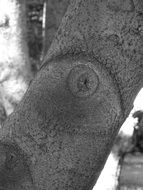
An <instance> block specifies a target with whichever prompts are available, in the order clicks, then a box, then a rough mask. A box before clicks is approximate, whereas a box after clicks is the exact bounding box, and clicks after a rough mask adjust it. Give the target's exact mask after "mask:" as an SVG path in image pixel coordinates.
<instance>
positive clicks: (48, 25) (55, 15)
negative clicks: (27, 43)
mask: <svg viewBox="0 0 143 190" xmlns="http://www.w3.org/2000/svg"><path fill="white" fill-rule="evenodd" d="M69 3H70V0H62V1H61V0H54V1H52V0H46V1H45V4H46V10H45V12H46V14H45V27H44V28H45V30H44V38H43V56H45V55H46V53H47V51H48V49H49V47H50V45H51V42H52V40H53V39H54V36H55V34H56V32H57V29H58V27H59V25H60V23H61V20H62V17H63V16H64V14H65V12H66V10H67V7H68V5H69Z"/></svg>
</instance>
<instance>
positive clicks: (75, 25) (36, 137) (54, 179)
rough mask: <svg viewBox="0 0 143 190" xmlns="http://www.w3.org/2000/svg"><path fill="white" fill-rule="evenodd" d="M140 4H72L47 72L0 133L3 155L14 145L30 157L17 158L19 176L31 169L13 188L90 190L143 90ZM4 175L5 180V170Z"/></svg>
mask: <svg viewBox="0 0 143 190" xmlns="http://www.w3.org/2000/svg"><path fill="white" fill-rule="evenodd" d="M137 3H139V4H140V6H142V2H141V1H136V3H135V2H133V1H132V0H124V1H123V0H120V1H119V0H109V1H107V0H103V1H101V0H73V1H72V2H71V4H70V6H69V7H68V10H67V13H66V15H65V16H64V18H63V20H62V23H61V25H60V28H59V29H58V32H57V35H56V37H55V40H54V41H53V43H52V45H51V47H50V49H49V51H48V53H47V56H46V57H45V62H44V64H43V67H42V68H41V70H40V72H39V73H38V75H37V77H36V78H35V79H34V81H33V82H32V84H31V86H30V88H29V90H28V91H27V93H26V95H25V97H24V99H23V100H22V101H21V103H20V105H19V106H18V107H17V109H16V111H15V112H14V113H13V114H12V115H11V117H9V118H8V120H7V121H6V122H5V124H4V127H3V128H2V130H1V144H2V148H1V149H2V150H3V152H4V151H5V149H6V148H5V146H7V147H11V146H12V144H13V146H14V147H17V146H18V148H17V149H16V150H17V152H18V151H20V152H21V154H23V155H24V156H23V157H20V158H19V157H18V156H17V153H16V154H14V153H13V154H14V155H16V156H15V157H16V158H17V157H18V158H19V159H18V158H17V159H16V160H18V163H19V164H18V169H17V170H16V171H18V173H20V170H19V167H20V165H21V164H22V163H26V166H27V165H28V169H29V170H27V168H26V166H25V169H24V171H28V175H29V176H30V177H31V178H28V179H29V181H28V179H27V173H26V172H23V173H22V176H23V177H21V178H16V183H15V184H19V182H20V184H25V183H30V184H31V187H30V188H26V187H25V189H26V190H27V189H28V190H31V189H32V188H34V189H37V190H43V189H50V190H56V189H58V190H66V189H68V190H76V189H78V190H90V189H92V187H93V185H94V183H95V182H96V180H97V178H98V176H99V174H100V171H101V169H102V167H103V165H104V163H105V161H106V158H107V155H108V154H109V152H110V149H111V147H112V144H113V142H114V139H115V136H116V134H117V132H118V130H119V128H120V126H121V124H122V123H123V121H124V119H125V116H127V115H128V113H129V111H130V109H131V107H132V103H133V100H134V97H135V95H136V94H137V92H138V91H139V89H140V87H141V84H142V82H143V69H142V58H143V57H142V56H143V48H142V46H143V39H142V28H143V23H142V12H141V9H140V8H141V7H140V6H138V4H137ZM5 144H6V145H5ZM9 149H10V148H9ZM13 151H14V150H13ZM2 155H6V156H5V157H6V158H7V157H8V158H9V155H7V154H6V153H5V152H4V153H3V154H2ZM1 157H2V156H1ZM24 157H25V160H23V158H24ZM6 160H7V159H6ZM11 160H12V161H11ZM5 162H6V161H5V159H3V163H5ZM8 163H9V162H8ZM14 163H15V159H14V161H13V159H11V156H10V166H11V165H12V166H13V165H14ZM12 166H11V167H12ZM14 169H15V167H12V170H11V172H12V173H13V174H14V171H15V170H14ZM1 171H5V173H6V171H7V170H6V169H5V165H2V166H1ZM1 174H2V173H1ZM6 175H8V174H7V173H6V174H5V176H6ZM20 176H21V173H20ZM1 177H2V175H1V176H0V178H1ZM21 179H25V180H24V182H22V183H21ZM7 184H11V187H14V186H12V185H13V184H12V182H11V181H9V183H7ZM1 185H3V184H1ZM3 186H4V185H3ZM15 186H16V185H15ZM16 187H17V186H16ZM18 187H19V186H18ZM6 188H7V186H5V189H6ZM13 189H14V188H13ZM19 189H20V188H19ZM19 189H18V190H19Z"/></svg>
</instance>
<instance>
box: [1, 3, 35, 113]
mask: <svg viewBox="0 0 143 190" xmlns="http://www.w3.org/2000/svg"><path fill="white" fill-rule="evenodd" d="M26 32H27V27H26V7H25V1H21V0H14V1H13V0H0V49H1V51H0V85H1V88H2V90H3V100H4V106H5V108H6V111H7V114H10V113H11V112H12V111H13V109H14V107H15V106H16V105H17V104H18V103H19V102H20V100H21V99H22V97H23V95H24V93H25V91H26V89H27V87H28V84H29V81H30V80H31V78H32V74H31V71H30V64H29V56H28V47H27V40H26Z"/></svg>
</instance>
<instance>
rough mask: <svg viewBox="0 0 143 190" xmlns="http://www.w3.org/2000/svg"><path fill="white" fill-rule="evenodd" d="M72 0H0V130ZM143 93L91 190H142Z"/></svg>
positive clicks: (142, 91)
mask: <svg viewBox="0 0 143 190" xmlns="http://www.w3.org/2000/svg"><path fill="white" fill-rule="evenodd" d="M69 2H70V0H0V127H1V124H2V123H3V122H4V121H5V119H6V118H7V117H8V115H9V114H11V113H12V112H13V110H14V109H15V107H16V106H17V105H18V104H19V102H20V100H21V99H22V97H23V95H24V93H25V92H26V90H27V88H28V86H29V84H30V82H31V81H32V79H33V78H34V77H35V76H36V73H37V72H38V70H39V69H40V66H41V63H42V60H43V58H44V56H45V54H46V52H47V50H48V48H49V46H50V44H51V42H52V40H53V38H54V36H55V33H56V31H57V29H58V27H59V24H60V22H61V20H62V17H63V15H64V14H65V12H66V10H67V7H68V5H69ZM142 100H143V89H141V91H140V92H139V94H138V96H137V97H136V99H135V101H134V105H133V109H132V111H131V113H130V115H129V116H128V118H127V119H126V121H125V123H124V124H123V126H122V127H121V130H120V132H119V134H118V136H117V138H116V140H115V143H114V146H113V148H112V151H111V154H110V155H109V157H108V159H107V162H106V164H105V167H104V168H103V170H102V173H101V175H100V177H99V179H98V181H97V184H96V185H95V186H94V188H93V189H94V190H142V189H143V101H142Z"/></svg>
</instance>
